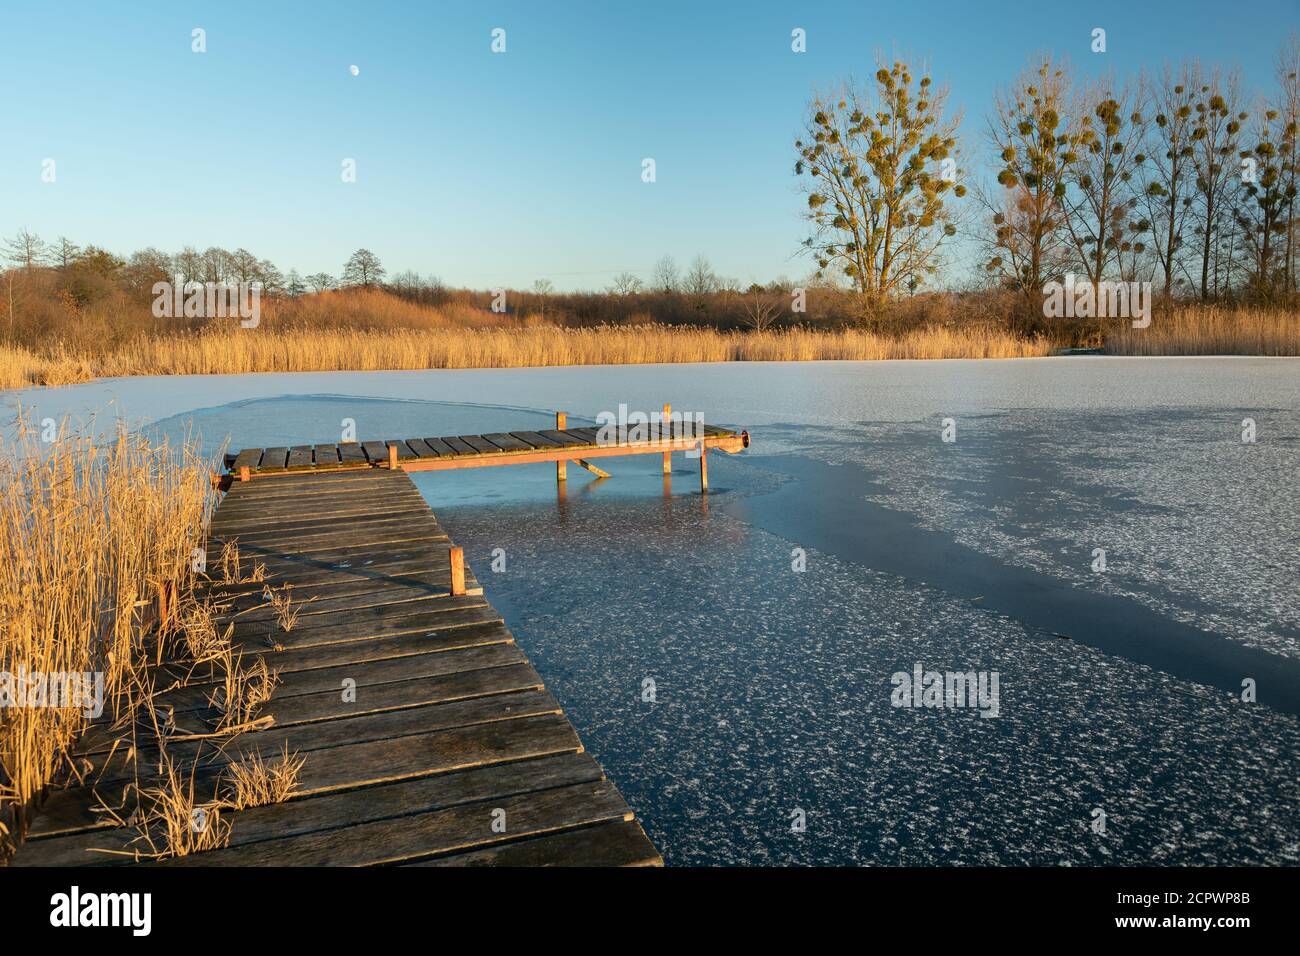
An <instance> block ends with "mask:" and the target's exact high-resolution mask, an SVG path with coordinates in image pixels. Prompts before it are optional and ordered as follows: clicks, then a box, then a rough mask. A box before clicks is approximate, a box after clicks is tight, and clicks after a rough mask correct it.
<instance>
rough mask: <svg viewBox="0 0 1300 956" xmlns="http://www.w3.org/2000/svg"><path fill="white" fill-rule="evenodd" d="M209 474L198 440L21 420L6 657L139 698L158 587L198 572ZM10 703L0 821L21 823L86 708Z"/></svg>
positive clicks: (4, 577)
mask: <svg viewBox="0 0 1300 956" xmlns="http://www.w3.org/2000/svg"><path fill="white" fill-rule="evenodd" d="M209 474H210V466H209V465H208V464H207V463H205V462H204V461H203V460H202V459H201V458H200V456H199V453H198V446H197V444H195V443H191V442H186V443H184V444H183V446H182V447H180V448H172V447H169V446H168V445H166V444H161V445H155V444H151V443H150V442H149V441H148V440H147V439H146V438H144V437H143V436H141V435H139V434H131V433H128V432H126V431H125V430H119V431H118V433H117V434H116V435H115V436H114V437H112V438H111V439H109V440H108V441H106V442H97V441H95V440H93V439H92V438H91V437H89V436H87V435H84V434H79V435H66V434H65V435H61V436H60V437H59V438H58V439H57V440H56V441H54V442H53V443H45V442H42V441H40V440H39V438H38V436H37V434H36V433H35V432H34V431H33V430H32V429H30V428H28V427H26V426H25V425H24V424H23V423H22V422H21V421H20V425H19V430H18V434H17V438H16V440H15V441H14V442H13V443H12V444H4V443H0V671H5V672H8V673H9V674H18V673H29V674H60V673H62V674H67V673H86V672H91V673H94V672H99V673H102V674H103V680H104V691H105V698H106V714H111V713H114V712H122V711H123V710H124V709H126V710H129V709H130V708H131V707H133V706H134V704H133V701H132V700H131V699H130V698H131V695H132V689H133V688H134V687H138V686H141V684H142V681H141V680H140V677H141V673H142V672H143V671H144V669H145V664H146V637H147V634H148V632H149V630H150V628H151V627H152V625H153V623H154V620H155V618H154V616H153V614H152V611H151V606H152V603H153V598H154V596H155V595H156V594H157V593H159V591H160V589H161V590H164V591H165V593H168V594H173V593H175V592H176V591H178V590H179V591H185V590H188V585H189V583H190V581H191V580H192V574H193V572H192V555H193V552H194V549H195V547H197V546H198V544H199V536H200V535H201V533H202V528H203V527H204V526H205V524H206V519H207V516H208V514H209V512H210V509H211V507H212V504H213V495H214V492H213V490H212V488H211V485H210V483H209ZM0 716H2V717H3V720H0V821H4V820H7V821H8V824H7V826H8V828H9V829H10V830H11V831H15V832H12V833H11V834H10V836H11V837H18V836H20V832H21V829H22V819H23V811H24V809H25V808H27V807H29V806H30V805H31V803H32V801H33V800H34V798H36V797H37V796H38V795H39V794H40V793H41V792H42V790H43V789H44V788H45V787H47V786H48V785H50V784H51V783H53V782H55V781H56V780H58V779H60V778H61V777H65V776H68V775H70V774H75V770H76V768H75V765H74V763H73V761H72V760H71V758H70V756H69V753H70V747H71V745H72V743H73V742H74V741H75V740H76V738H77V737H78V735H79V734H80V733H81V731H82V730H83V729H84V728H85V726H86V724H87V717H86V715H85V714H84V713H83V711H82V710H81V709H80V708H77V707H48V706H41V707H33V706H26V707H24V706H18V707H6V708H5V709H4V711H3V712H0ZM15 823H17V826H15Z"/></svg>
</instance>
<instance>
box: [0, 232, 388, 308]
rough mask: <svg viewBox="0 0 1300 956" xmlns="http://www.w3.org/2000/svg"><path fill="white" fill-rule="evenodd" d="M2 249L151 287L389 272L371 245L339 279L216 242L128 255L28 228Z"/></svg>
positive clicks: (326, 286) (322, 279) (303, 285)
mask: <svg viewBox="0 0 1300 956" xmlns="http://www.w3.org/2000/svg"><path fill="white" fill-rule="evenodd" d="M0 252H2V253H3V258H4V259H5V260H6V261H7V262H9V263H11V264H12V265H14V266H17V267H18V268H20V269H24V270H31V269H36V268H54V269H58V270H62V271H64V272H69V273H75V272H77V271H81V272H86V273H90V274H93V275H97V276H100V277H102V278H105V279H110V280H115V281H118V282H120V283H122V284H123V285H125V286H126V287H127V288H129V289H149V288H152V287H153V284H154V283H155V282H163V281H171V280H174V279H175V278H176V277H177V276H179V277H180V279H181V281H182V282H185V283H189V282H199V283H206V282H219V283H228V284H235V283H244V284H252V283H260V285H261V287H262V290H263V292H265V293H266V294H268V295H288V296H299V295H304V294H306V293H307V292H326V291H328V290H330V289H335V288H340V287H351V286H360V287H374V286H378V285H380V284H381V283H382V281H383V278H384V276H385V275H386V273H385V270H384V267H383V264H382V263H381V262H380V261H379V257H378V256H376V255H375V254H374V253H373V252H371V251H370V250H369V249H358V250H357V251H356V252H354V253H353V254H352V255H351V256H350V257H349V258H348V261H347V262H346V263H344V266H343V271H342V273H341V274H340V278H339V279H337V280H336V279H335V278H334V277H333V276H332V275H330V274H329V273H326V272H317V273H313V274H312V275H308V276H301V275H299V274H298V271H297V270H296V269H290V270H289V272H288V274H285V273H282V272H281V271H280V270H279V269H278V268H276V265H275V263H273V262H271V260H269V259H259V258H258V257H257V256H255V255H253V253H251V252H249V251H248V250H247V249H243V248H240V249H235V250H234V251H233V252H232V251H230V250H227V249H222V248H220V247H218V246H210V247H208V248H207V249H205V250H204V251H202V252H199V251H198V250H197V249H195V248H194V247H193V246H186V247H185V248H183V249H182V250H181V251H180V252H177V253H166V252H162V251H161V250H159V249H155V248H153V247H152V246H151V247H149V248H147V249H142V250H140V251H138V252H133V253H131V254H130V255H129V256H127V257H125V258H123V257H121V256H118V255H116V254H114V253H112V252H109V251H108V250H107V249H103V248H100V247H99V246H95V245H87V246H85V247H82V246H80V245H78V244H76V243H74V242H72V241H71V240H70V239H68V238H66V237H63V236H60V237H59V238H58V240H56V241H54V242H47V241H45V240H44V239H42V238H41V237H40V236H38V235H36V234H35V233H33V232H30V231H29V230H27V229H21V230H19V231H18V233H17V234H16V235H15V236H13V237H12V238H10V239H6V240H5V241H4V244H3V247H0Z"/></svg>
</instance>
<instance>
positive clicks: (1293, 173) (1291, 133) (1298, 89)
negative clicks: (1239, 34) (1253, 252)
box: [1277, 33, 1300, 292]
mask: <svg viewBox="0 0 1300 956" xmlns="http://www.w3.org/2000/svg"><path fill="white" fill-rule="evenodd" d="M1277 81H1278V85H1279V86H1280V87H1281V90H1280V93H1279V96H1278V103H1277V109H1278V114H1279V123H1278V125H1279V127H1280V128H1281V138H1280V141H1279V143H1278V146H1279V151H1280V153H1281V160H1282V189H1283V195H1284V197H1285V199H1286V233H1285V237H1284V240H1283V241H1284V242H1285V252H1284V253H1283V260H1284V269H1285V272H1284V279H1285V289H1286V291H1287V292H1295V291H1296V259H1297V258H1298V257H1297V255H1296V245H1297V244H1298V243H1300V236H1297V235H1296V233H1297V232H1298V231H1300V223H1297V222H1296V217H1295V207H1296V192H1297V187H1298V186H1300V34H1295V33H1293V34H1291V36H1290V37H1289V38H1288V40H1287V42H1286V43H1285V44H1283V46H1282V51H1281V53H1279V54H1278V58H1277Z"/></svg>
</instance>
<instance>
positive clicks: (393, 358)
mask: <svg viewBox="0 0 1300 956" xmlns="http://www.w3.org/2000/svg"><path fill="white" fill-rule="evenodd" d="M1050 350H1051V347H1050V345H1049V344H1048V343H1047V341H1046V340H1043V339H1032V340H1026V339H1022V338H1017V337H1015V336H1012V335H1007V334H1001V333H998V334H993V335H989V334H987V333H983V332H976V331H954V330H948V329H930V330H921V331H915V332H910V333H906V334H904V335H901V336H887V335H878V334H874V333H871V332H859V331H845V332H813V331H793V332H751V333H743V332H717V331H714V330H710V329H680V328H664V327H662V326H648V327H636V326H632V327H618V328H587V329H564V328H556V327H534V328H526V329H425V330H418V331H416V330H401V329H399V330H385V331H358V330H351V331H349V330H311V331H273V330H270V329H257V330H251V329H250V330H232V331H219V332H205V333H202V334H198V335H186V336H173V337H170V338H148V339H141V340H139V341H138V342H135V343H133V344H132V345H130V346H129V347H127V348H123V349H120V350H116V351H112V352H108V353H106V354H103V355H81V354H73V353H71V352H68V351H66V350H59V351H55V352H54V353H52V354H51V355H48V356H38V355H36V354H34V353H32V352H28V351H25V350H20V349H12V348H4V349H0V387H4V388H21V387H23V386H26V385H63V384H69V383H72V382H79V381H85V380H87V379H89V378H95V377H105V376H118V375H204V374H226V373H239V372H318V371H378V370H384V369H426V368H523V367H536V366H543V365H644V364H652V363H676V362H763V361H811V360H815V359H938V358H1020V357H1025V356H1035V355H1046V354H1048V353H1049V352H1050Z"/></svg>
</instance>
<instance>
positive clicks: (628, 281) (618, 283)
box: [609, 272, 643, 295]
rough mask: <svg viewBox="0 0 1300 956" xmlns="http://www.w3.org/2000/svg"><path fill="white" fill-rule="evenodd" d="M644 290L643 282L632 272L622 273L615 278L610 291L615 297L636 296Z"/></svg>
mask: <svg viewBox="0 0 1300 956" xmlns="http://www.w3.org/2000/svg"><path fill="white" fill-rule="evenodd" d="M642 288H643V285H642V282H641V280H640V279H638V278H637V277H636V276H634V275H632V273H630V272H620V273H619V274H618V275H616V276H614V281H613V283H612V284H611V285H610V287H609V291H610V292H612V293H614V295H635V294H636V293H638V292H640V291H641V289H642Z"/></svg>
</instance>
